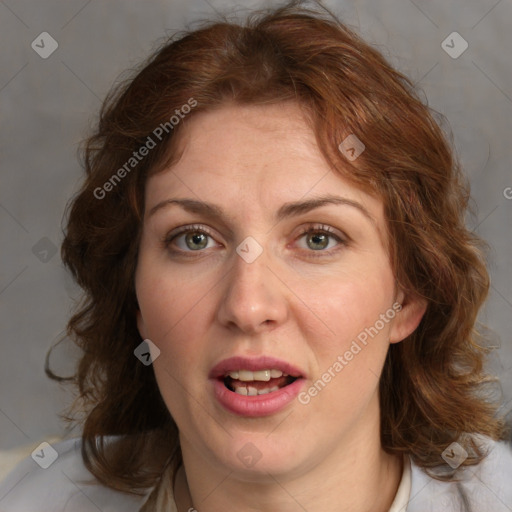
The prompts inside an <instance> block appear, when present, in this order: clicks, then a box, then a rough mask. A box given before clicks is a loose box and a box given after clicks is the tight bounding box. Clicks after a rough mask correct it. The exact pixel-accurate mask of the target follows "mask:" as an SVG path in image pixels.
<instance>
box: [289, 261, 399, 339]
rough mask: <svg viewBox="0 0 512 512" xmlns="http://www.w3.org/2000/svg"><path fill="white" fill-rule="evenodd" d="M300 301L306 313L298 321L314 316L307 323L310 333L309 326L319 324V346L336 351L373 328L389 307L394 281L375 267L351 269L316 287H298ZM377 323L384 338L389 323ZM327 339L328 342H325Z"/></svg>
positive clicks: (383, 269) (323, 281)
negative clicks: (301, 300) (372, 268)
mask: <svg viewBox="0 0 512 512" xmlns="http://www.w3.org/2000/svg"><path fill="white" fill-rule="evenodd" d="M301 298H302V299H303V302H304V306H305V310H304V312H303V313H306V314H302V315H301V316H298V318H301V317H302V318H311V319H312V318H313V317H315V320H313V321H312V322H308V323H309V324H310V328H311V329H310V330H311V333H314V331H313V329H312V327H313V325H317V326H320V325H321V326H322V329H321V331H320V330H318V331H317V332H318V334H320V333H321V336H319V338H322V339H321V340H319V343H321V344H323V345H324V346H327V349H330V348H331V349H332V348H334V347H335V348H337V349H340V348H343V346H344V345H346V343H347V342H350V341H351V340H352V339H355V338H356V337H357V336H358V335H359V334H360V333H361V332H364V330H365V329H366V328H370V327H371V326H374V325H375V323H376V321H378V320H379V317H380V315H381V314H385V313H386V311H388V310H389V309H390V308H391V307H392V304H393V298H394V279H393V275H392V273H391V271H390V270H389V269H386V268H379V267H376V268H375V270H374V271H373V272H371V271H368V270H357V269H354V270H352V271H351V272H347V273H339V274H338V275H336V276H332V277H330V278H326V279H323V280H320V281H319V282H318V283H317V285H316V286H311V283H308V285H306V286H303V287H302V293H301ZM307 310H309V313H308V311H307ZM312 312H313V313H315V315H312ZM307 313H308V314H307ZM319 320H321V322H320V321H319ZM380 324H381V323H380V322H379V325H378V327H379V329H378V330H379V331H383V334H384V335H386V334H387V332H388V331H389V327H390V323H385V325H384V326H382V325H380ZM328 340H330V341H331V343H326V342H327V341H328ZM333 345H334V346H333Z"/></svg>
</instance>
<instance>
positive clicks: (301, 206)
mask: <svg viewBox="0 0 512 512" xmlns="http://www.w3.org/2000/svg"><path fill="white" fill-rule="evenodd" d="M172 204H177V205H179V206H181V207H182V208H183V209H184V210H186V211H187V212H189V213H196V214H200V215H204V216H205V217H209V218H213V219H218V220H223V219H224V218H225V215H224V212H223V210H222V208H220V207H219V206H217V205H214V204H211V203H207V202H204V201H197V200H196V199H187V198H182V199H165V200H164V201H161V202H159V203H158V204H156V205H155V206H153V207H152V208H151V210H150V211H149V213H148V217H151V216H152V215H154V214H155V213H156V212H158V211H159V210H162V209H163V208H165V207H167V206H169V205H172ZM330 204H334V205H342V206H351V207H353V208H355V209H357V210H359V212H361V213H362V214H363V215H364V216H365V217H366V218H367V219H368V220H369V221H370V222H371V223H372V224H374V225H376V222H375V219H374V218H373V217H372V215H371V214H370V212H369V211H368V210H367V209H366V208H365V207H364V206H363V205H362V204H360V203H358V202H357V201H353V200H352V199H347V198H346V197H340V196H334V195H325V196H321V197H318V198H314V199H308V200H306V201H294V202H290V203H285V204H283V205H282V206H281V207H280V208H279V210H278V211H277V213H276V215H275V220H276V221H278V222H279V221H282V220H284V219H287V218H289V217H294V216H296V215H301V214H304V213H308V212H310V211H311V210H315V209H317V208H320V207H322V206H326V205H330Z"/></svg>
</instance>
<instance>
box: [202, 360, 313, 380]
mask: <svg viewBox="0 0 512 512" xmlns="http://www.w3.org/2000/svg"><path fill="white" fill-rule="evenodd" d="M272 369H275V370H281V371H282V372H283V373H287V374H288V375H291V376H292V377H304V376H305V375H304V372H303V371H302V370H300V369H299V368H297V367H296V366H294V365H292V364H290V363H288V362H286V361H283V360H282V359H276V358H275V357H271V356H260V357H242V356H237V357H230V358H228V359H223V360H222V361H220V362H219V363H217V364H216V365H215V366H214V367H213V368H212V369H211V370H210V374H209V378H210V379H218V378H219V377H224V376H226V375H227V374H228V373H229V372H232V371H236V370H250V371H253V372H255V371H258V370H272Z"/></svg>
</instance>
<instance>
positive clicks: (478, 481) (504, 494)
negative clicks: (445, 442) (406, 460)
mask: <svg viewBox="0 0 512 512" xmlns="http://www.w3.org/2000/svg"><path fill="white" fill-rule="evenodd" d="M479 440H480V443H481V445H482V446H483V449H484V450H485V452H486V453H487V456H486V457H485V458H484V459H483V460H482V462H481V463H480V464H478V465H476V466H467V467H461V468H460V469H459V470H458V471H457V473H456V475H455V478H456V479H457V481H451V482H442V481H439V480H436V479H435V478H432V477H430V476H429V475H427V474H426V473H425V472H424V471H423V470H422V469H421V468H419V467H418V466H416V465H415V464H412V467H411V469H412V472H411V479H412V481H411V493H410V497H409V505H408V508H407V512H434V511H436V512H437V511H438V510H443V511H445V512H451V511H459V510H467V511H475V512H476V511H484V510H492V511H493V512H510V510H512V485H511V475H512V445H511V444H510V443H506V442H503V441H500V442H496V441H493V440H491V439H488V438H482V437H481V438H480V439H479Z"/></svg>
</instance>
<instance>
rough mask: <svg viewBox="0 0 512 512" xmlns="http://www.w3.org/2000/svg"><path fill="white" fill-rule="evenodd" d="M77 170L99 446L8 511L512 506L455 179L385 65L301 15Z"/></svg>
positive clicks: (89, 401) (416, 511)
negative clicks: (487, 390)
mask: <svg viewBox="0 0 512 512" xmlns="http://www.w3.org/2000/svg"><path fill="white" fill-rule="evenodd" d="M84 161H85V166H86V171H87V177H86V180H85V183H84V185H83V187H82V189H81V191H80V193H79V194H78V195H77V196H76V197H75V198H74V200H73V203H72V206H71V209H70V213H69V219H68V224H67V232H66V237H65V240H64V243H63V247H62V255H63V259H64V262H65V263H66V265H67V266H68V267H69V269H70V270H71V272H72V274H73V276H74V277H75V279H76V280H77V282H78V284H79V285H80V286H82V287H83V289H84V290H85V293H86V295H85V301H84V303H83V304H82V305H81V306H80V308H79V310H78V311H77V312H76V314H75V315H74V316H73V317H72V318H71V320H70V322H69V334H70V335H71V336H73V337H74V338H75V340H76V341H77V343H78V344H79V346H80V347H81V348H82V349H83V357H82V359H81V361H80V364H79V367H78V370H77V374H76V377H75V383H76V385H77V386H78V390H79V399H78V401H77V403H76V407H75V413H76V414H79V413H84V412H85V419H84V424H83V435H82V439H81V440H80V441H76V440H70V441H66V442H65V443H63V444H62V445H57V446H56V447H55V449H56V452H57V453H58V458H57V460H56V461H55V462H54V463H53V464H52V465H51V466H50V467H49V468H48V469H45V470H41V469H40V468H38V467H35V466H34V464H33V461H32V460H31V459H29V460H28V461H25V462H24V463H23V464H22V465H20V467H19V468H18V469H17V470H16V471H15V472H14V473H13V474H11V476H10V477H9V479H8V480H7V482H6V483H4V487H3V488H2V491H5V492H7V491H9V493H8V494H7V496H4V498H3V500H2V501H1V502H0V504H1V505H2V506H3V507H5V508H4V509H3V510H8V511H18V510H24V511H29V510H41V509H44V510H48V511H54V510H58V511H62V510H73V511H76V510H89V509H90V510H98V509H99V510H119V511H121V510H122V511H126V510H141V511H150V510H151V511H153V510H158V511H179V512H184V511H193V510H197V511H199V512H210V511H219V510H258V511H275V510H280V511H286V512H288V511H299V510H308V511H309V512H313V511H316V510H322V511H351V512H359V511H361V512H362V511H370V510H371V511H372V512H384V511H392V512H398V511H405V510H407V512H425V511H427V510H436V511H439V510H443V511H446V512H448V511H455V510H457V511H458V510H472V511H483V510H492V511H493V512H495V511H499V510H503V511H505V510H512V487H511V486H510V485H509V484H508V481H507V477H506V475H507V472H508V474H510V471H511V468H512V454H511V450H510V447H509V446H507V445H506V444H505V443H503V442H501V441H500V440H502V439H504V436H505V428H504V422H503V420H502V419H500V418H499V417H497V415H496V410H497V404H493V403H491V402H490V401H488V400H486V399H485V395H484V394H483V391H484V388H483V385H484V383H485V382H486V381H487V380H488V379H487V377H486V375H485V374H484V373H483V370H482V365H483V359H484V355H485V349H484V342H483V340H481V339H480V338H479V336H478V333H477V331H476V329H475V321H476V316H477V313H478V310H479V308H480V306H481V305H482V303H483V301H484V300H485V297H486V294H487V290H488V286H489V282H488V275H487V272H486V270H485V266H484V263H483V259H482V256H481V253H480V249H479V245H480V243H479V240H478V239H477V238H476V237H475V236H474V235H473V234H471V233H470V232H468V231H467V230H466V228H465V226H464V214H465V210H466V205H467V201H468V195H467V192H466V189H465V187H464V181H463V179H462V177H461V171H460V166H459V164H458V162H457V161H456V160H455V158H454V155H453V154H452V150H451V148H450V145H449V144H448V142H447V140H446V139H445V137H444V135H443V133H442V131H441V129H440V128H439V126H438V125H437V123H436V122H435V120H434V118H433V115H432V113H431V112H430V111H429V109H428V107H426V106H425V105H424V104H423V103H422V102H421V101H420V100H419V99H418V97H417V95H416V93H415V92H414V89H413V87H412V84H411V83H410V81H409V80H408V79H407V78H405V77H404V76H403V75H401V74H400V73H398V72H397V71H396V70H394V69H393V68H392V67H390V65H389V64H388V63H387V62H386V61H385V60H384V58H383V57H382V56H381V55H380V54H379V53H378V52H377V51H376V50H374V49H373V48H371V47H370V46H369V45H368V44H366V43H364V42H363V41H362V40H361V39H360V38H359V37H358V36H356V35H355V34H354V33H352V32H351V31H350V30H348V29H347V28H346V27H345V26H343V25H342V24H341V23H339V22H337V21H336V20H334V19H332V18H328V17H326V16H324V15H322V14H320V13H318V12H315V11H312V10H307V9H305V8H303V7H301V6H300V5H297V4H295V3H293V4H290V5H288V6H286V7H284V8H282V9H278V10H274V11H271V12H268V13H265V14H262V15H260V16H257V17H253V18H252V19H250V20H249V21H248V22H247V23H246V24H245V25H244V26H239V25H236V24H233V23H228V22H222V23H212V24H209V25H208V26H205V27H203V28H202V29H200V30H196V31H193V32H190V33H188V34H186V35H185V36H183V37H181V38H180V39H176V40H175V41H171V42H168V43H167V44H166V45H165V46H163V47H162V48H161V49H160V50H159V51H158V52H157V53H156V54H155V55H154V56H152V57H151V59H150V60H149V62H147V63H146V64H145V66H144V67H143V68H142V69H141V70H140V71H139V72H138V74H137V75H136V76H135V77H134V78H133V79H132V80H131V81H128V82H127V83H125V84H124V85H122V86H120V87H119V88H118V89H117V90H116V91H115V92H114V93H113V94H111V95H110V96H109V98H108V99H107V100H106V102H105V104H104V107H103V109H102V112H101V116H100V121H99V126H98V130H97V132H96V133H95V134H94V135H93V136H92V137H91V138H90V139H89V140H88V141H87V145H86V151H85V158H84ZM44 455H45V454H44V450H43V452H42V455H41V457H43V456H44ZM34 460H35V459H34ZM82 461H83V462H82ZM23 475H25V476H23ZM22 477H23V479H24V481H23V482H21V483H19V485H18V484H17V483H18V482H19V481H20V479H21V478H22ZM25 478H26V480H25ZM27 490H28V491H27ZM1 495H2V493H0V496H1Z"/></svg>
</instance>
